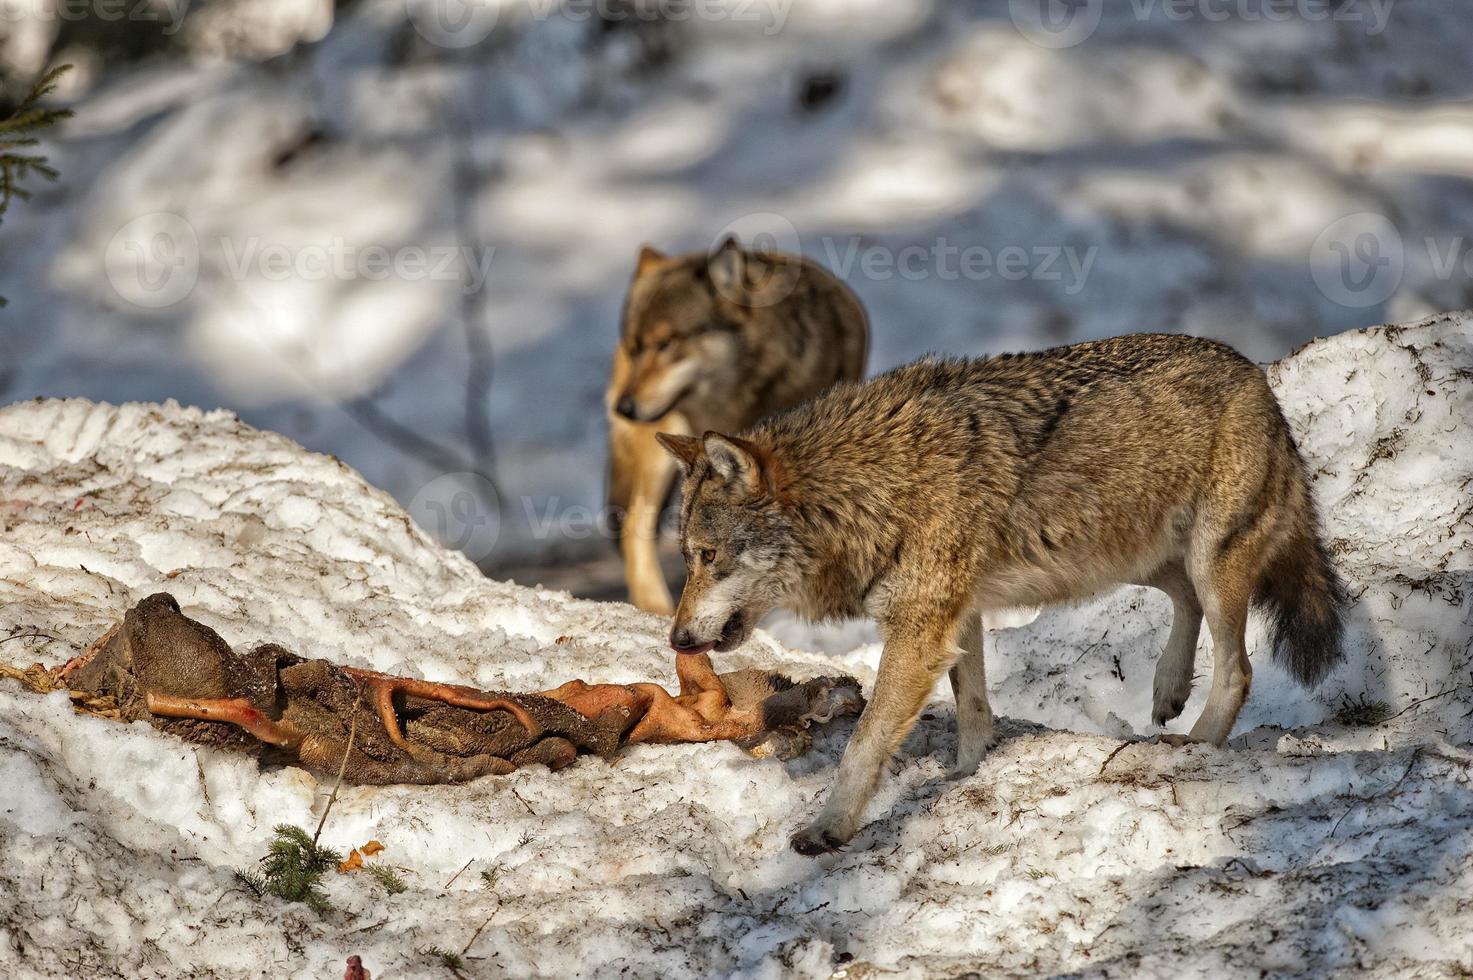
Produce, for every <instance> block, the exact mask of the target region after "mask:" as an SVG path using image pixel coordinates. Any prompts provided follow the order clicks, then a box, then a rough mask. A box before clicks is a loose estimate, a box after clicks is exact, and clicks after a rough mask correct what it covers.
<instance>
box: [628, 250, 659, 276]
mask: <svg viewBox="0 0 1473 980" xmlns="http://www.w3.org/2000/svg"><path fill="white" fill-rule="evenodd" d="M664 261H665V253H664V252H662V251H660V250H659V249H657V248H655V246H653V245H641V246H639V258H638V259H635V261H634V275H635V277H636V278H637V277H639V276H642V275H644V274H645V273H647V272H650V271H651V270H653V269H654V268H655V267H656V266H658V265H660V264H661V263H662V262H664Z"/></svg>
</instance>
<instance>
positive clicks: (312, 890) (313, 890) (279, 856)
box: [235, 823, 343, 914]
mask: <svg viewBox="0 0 1473 980" xmlns="http://www.w3.org/2000/svg"><path fill="white" fill-rule="evenodd" d="M342 860H343V856H342V855H341V854H339V853H338V852H337V851H334V850H333V849H332V848H329V847H322V846H320V845H319V844H318V843H317V842H316V841H314V840H313V839H312V835H311V834H309V833H307V832H306V831H305V830H303V829H302V828H301V827H297V826H293V825H292V824H287V823H284V824H279V825H278V826H277V827H276V836H275V837H274V838H273V839H272V841H271V847H270V849H269V850H268V851H267V852H266V856H265V857H263V858H262V859H261V869H260V871H259V872H255V871H237V872H236V873H235V878H236V880H237V881H239V882H240V883H241V884H243V885H245V886H246V887H247V888H249V889H250V890H251V891H253V892H255V894H256V895H257V896H262V895H274V896H275V897H277V898H279V899H282V900H283V901H286V902H301V903H303V904H304V905H306V906H307V907H308V908H310V909H312V911H314V912H317V913H318V914H321V913H323V912H326V911H328V910H329V909H330V908H331V907H332V905H331V903H330V902H329V901H328V899H327V893H326V892H324V891H323V890H322V887H321V882H322V876H323V875H325V874H327V872H328V871H329V870H331V869H332V868H335V867H337V866H338V864H340V863H341V862H342Z"/></svg>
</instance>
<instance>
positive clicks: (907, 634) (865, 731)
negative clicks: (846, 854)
mask: <svg viewBox="0 0 1473 980" xmlns="http://www.w3.org/2000/svg"><path fill="white" fill-rule="evenodd" d="M954 635H955V631H954V627H953V628H950V629H938V630H934V631H929V635H927V633H926V632H922V633H920V634H917V633H916V632H913V631H908V630H905V629H900V628H896V629H892V630H891V631H890V633H889V639H888V640H886V641H885V652H884V653H883V654H882V655H881V656H880V670H879V674H878V676H876V678H875V690H874V694H873V695H872V696H871V697H870V700H869V704H868V705H867V706H866V707H865V709H864V714H862V715H861V716H860V718H859V725H858V726H857V727H856V728H855V729H854V736H853V737H852V738H851V739H850V740H849V746H848V748H846V749H845V750H844V759H843V761H842V762H840V763H839V778H838V781H837V782H836V783H835V784H834V789H833V792H832V793H830V794H829V801H828V804H827V805H825V806H824V808H823V812H822V813H821V814H819V817H818V819H817V820H815V821H814V822H813V823H811V824H810V825H808V826H807V827H805V828H804V829H803V830H800V831H799V832H798V833H796V834H794V835H793V839H792V844H793V850H795V851H797V852H798V853H799V854H807V855H814V854H821V853H823V852H824V851H831V850H834V849H835V848H837V847H840V846H842V845H843V844H845V843H847V842H848V840H849V839H850V838H851V837H853V836H854V833H855V831H857V830H858V829H859V820H860V817H861V816H862V815H863V814H864V807H865V804H867V803H869V801H870V797H872V796H873V795H874V793H875V784H876V783H878V782H879V778H880V767H881V766H883V765H884V764H885V763H886V762H887V761H888V760H889V758H890V756H892V755H894V754H895V750H896V749H897V748H899V747H900V743H901V742H902V741H903V740H904V739H905V736H906V734H907V733H909V732H910V729H911V726H913V725H914V724H915V721H916V718H917V716H919V715H920V713H921V709H922V708H924V707H925V705H926V699H927V698H928V697H929V696H930V694H931V691H932V689H933V688H935V686H936V681H937V680H938V679H939V678H940V677H941V674H942V672H943V671H945V670H946V668H947V667H949V666H951V662H952V660H953V659H954V658H955V656H956V647H955V646H954V645H953V643H952V640H953V637H954Z"/></svg>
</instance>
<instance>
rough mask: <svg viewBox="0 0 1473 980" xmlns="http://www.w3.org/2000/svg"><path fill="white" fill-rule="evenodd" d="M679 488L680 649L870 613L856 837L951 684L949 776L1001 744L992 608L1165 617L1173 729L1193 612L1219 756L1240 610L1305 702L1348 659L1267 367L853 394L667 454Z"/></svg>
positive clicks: (891, 385) (831, 812)
mask: <svg viewBox="0 0 1473 980" xmlns="http://www.w3.org/2000/svg"><path fill="white" fill-rule="evenodd" d="M660 439H661V442H662V443H663V444H664V445H665V447H666V448H667V449H668V451H669V452H670V453H671V455H672V456H673V457H674V458H675V459H676V460H677V461H678V462H679V464H680V465H681V466H682V467H683V468H684V471H685V480H684V485H683V488H682V493H683V501H682V504H681V547H682V550H683V552H684V555H685V560H686V564H687V568H688V571H689V575H688V578H687V581H686V584H685V590H684V592H683V594H682V595H681V597H680V605H679V608H678V609H677V610H676V612H675V617H674V622H673V625H672V629H671V634H670V642H671V645H672V646H674V647H675V649H676V650H677V651H679V652H680V653H682V654H690V653H701V652H704V651H707V650H711V649H715V650H717V651H724V650H730V649H732V648H734V647H736V646H737V645H739V644H741V643H742V642H743V641H745V640H746V638H747V637H748V636H749V634H750V633H751V631H752V629H753V627H754V626H755V625H756V624H757V621H758V620H759V619H760V618H761V617H762V616H763V615H764V614H765V613H766V612H768V611H769V610H771V609H773V608H776V607H784V608H787V609H790V610H792V611H793V612H795V613H797V614H799V615H801V616H804V617H807V618H810V619H823V618H830V617H850V616H861V615H868V616H871V617H873V618H874V619H875V620H877V621H878V623H879V626H880V630H881V634H882V636H883V637H884V640H885V648H884V652H883V654H882V656H881V660H880V666H879V673H878V676H877V679H876V681H875V689H874V694H873V696H872V697H871V699H870V702H869V705H868V707H867V708H866V710H865V712H864V714H863V716H862V717H861V719H860V721H859V724H858V726H857V728H856V729H855V732H854V735H853V738H852V739H851V741H850V744H849V746H848V747H847V749H846V751H845V753H844V758H843V761H842V763H841V764H840V766H839V772H838V779H837V783H836V785H835V787H834V790H833V792H832V794H831V795H830V797H829V800H828V803H827V805H826V806H825V807H824V809H823V812H822V813H821V814H820V815H819V817H818V819H817V820H816V821H814V823H813V824H812V825H811V826H809V827H807V828H806V829H804V830H802V831H801V832H799V833H798V834H797V835H796V836H795V837H794V838H793V846H794V847H795V848H796V849H797V850H798V851H800V852H802V853H804V854H814V853H818V852H820V851H823V850H826V849H831V848H834V847H837V846H839V845H841V844H843V843H844V842H846V841H848V840H849V839H850V838H851V837H852V836H853V834H854V833H855V831H856V829H857V828H858V824H859V820H860V815H861V813H862V811H863V809H864V806H865V804H866V803H867V802H868V800H869V799H870V797H871V795H872V794H873V791H874V787H875V785H876V782H877V780H878V777H879V772H880V768H881V766H882V765H883V764H884V762H885V761H886V760H887V759H888V758H889V757H890V755H891V754H892V753H893V752H894V751H895V749H896V748H897V747H898V746H899V744H900V742H901V740H902V739H904V737H905V735H906V733H907V732H908V731H909V730H910V728H911V726H912V725H913V724H914V722H915V719H916V716H917V715H918V714H919V713H920V711H921V709H922V708H923V707H924V705H925V703H926V700H927V698H928V696H929V694H930V692H931V690H932V687H933V685H934V684H935V682H936V680H937V679H938V678H939V676H940V675H941V673H942V672H944V671H946V670H948V668H949V669H950V672H951V684H952V689H953V692H954V694H955V695H956V701H957V728H958V735H959V741H958V758H957V765H956V772H957V774H958V775H966V774H970V773H972V772H974V771H975V770H976V768H977V765H978V763H979V762H980V760H981V759H982V757H983V755H984V754H985V752H986V751H987V749H988V748H990V747H991V746H992V744H993V732H992V711H991V708H990V706H989V705H988V701H987V691H986V684H985V673H984V670H983V662H982V628H981V622H980V614H981V613H983V612H988V611H993V610H1000V609H1011V608H1016V607H1027V606H1039V605H1047V604H1051V603H1058V602H1072V601H1078V600H1081V599H1084V598H1086V597H1088V596H1090V595H1093V594H1095V593H1098V592H1100V591H1102V590H1105V589H1108V588H1111V587H1113V586H1115V585H1117V584H1120V583H1135V584H1140V585H1149V586H1154V587H1155V588H1157V589H1160V590H1161V591H1162V592H1165V593H1166V595H1168V596H1169V597H1170V598H1171V601H1172V605H1173V608H1174V619H1173V622H1172V627H1171V633H1170V637H1169V638H1168V640H1167V641H1166V649H1165V651H1164V653H1163V654H1162V656H1161V659H1160V661H1159V663H1158V665H1157V668H1156V674H1155V681H1154V690H1153V711H1152V715H1153V719H1154V721H1155V722H1156V723H1157V724H1164V723H1165V722H1167V721H1168V720H1170V719H1172V718H1174V717H1176V716H1177V715H1178V714H1180V713H1181V711H1182V708H1183V706H1184V704H1185V702H1186V700H1187V696H1188V695H1189V694H1190V692H1191V685H1192V669H1193V659H1194V655H1195V650H1196V645H1197V637H1198V631H1199V629H1200V626H1201V622H1202V620H1203V618H1204V617H1205V619H1206V622H1207V628H1208V630H1209V631H1210V633H1211V637H1212V646H1213V668H1212V682H1211V690H1210V693H1209V696H1208V699H1207V705H1206V707H1205V709H1204V710H1203V712H1202V715H1201V717H1200V718H1198V719H1197V721H1196V723H1195V724H1194V725H1193V726H1192V729H1191V734H1190V736H1189V738H1191V739H1193V740H1198V741H1203V742H1210V743H1212V744H1215V745H1221V744H1222V742H1223V741H1224V740H1225V739H1226V738H1227V736H1228V733H1229V731H1230V730H1231V729H1232V727H1233V722H1234V720H1235V719H1236V718H1237V716H1238V711H1239V710H1240V708H1241V707H1242V705H1243V702H1244V700H1245V698H1246V697H1247V695H1248V687H1249V682H1250V680H1251V678H1252V673H1253V672H1252V668H1251V666H1250V665H1249V662H1248V651H1247V649H1246V647H1245V639H1244V626H1245V623H1246V621H1247V616H1248V609H1249V606H1250V605H1257V606H1260V607H1262V608H1264V609H1265V610H1266V611H1267V612H1268V614H1269V616H1270V617H1271V618H1272V621H1273V645H1274V650H1275V654H1276V656H1277V657H1279V658H1281V659H1282V660H1283V661H1285V662H1286V664H1287V666H1288V668H1289V670H1290V672H1291V673H1292V674H1293V676H1294V677H1295V678H1296V679H1297V680H1298V681H1300V682H1302V683H1303V684H1305V685H1306V686H1308V685H1313V684H1315V683H1317V682H1318V681H1319V680H1320V679H1321V678H1322V677H1323V676H1324V675H1325V674H1326V673H1327V672H1328V671H1329V670H1330V669H1331V668H1332V667H1333V666H1334V665H1335V664H1336V663H1338V662H1339V661H1340V660H1341V659H1342V657H1343V652H1342V649H1341V606H1342V603H1343V601H1344V596H1343V589H1342V587H1341V585H1340V582H1339V580H1338V579H1337V577H1336V574H1335V571H1334V569H1333V568H1332V567H1331V564H1330V561H1329V559H1328V557H1327V555H1326V552H1325V549H1324V546H1323V544H1322V542H1321V539H1320V532H1319V522H1318V518H1317V516H1316V512H1315V505H1314V500H1313V497H1312V494H1311V492H1310V485H1309V479H1308V477H1307V475H1306V470H1305V465H1304V461H1303V460H1302V459H1301V458H1300V456H1299V453H1298V450H1297V449H1296V447H1295V445H1294V440H1293V438H1292V436H1291V434H1290V431H1289V427H1288V425H1287V423H1286V422H1285V420H1284V417H1283V414H1282V413H1281V412H1280V410H1279V405H1278V402H1277V401H1276V400H1275V398H1274V395H1273V392H1272V391H1271V390H1270V388H1269V386H1268V381H1267V379H1266V378H1265V376H1264V374H1263V372H1262V371H1261V370H1260V369H1259V368H1258V367H1257V366H1256V365H1254V364H1253V363H1252V362H1250V361H1248V360H1247V359H1245V358H1244V357H1242V356H1241V355H1239V354H1238V353H1237V352H1235V351H1234V350H1233V349H1232V348H1230V347H1227V346H1225V345H1223V344H1219V343H1215V342H1212V341H1208V340H1200V339H1196V338H1192V337H1185V336H1174V335H1151V334H1142V335H1134V336H1125V337H1117V338H1113V339H1109V340H1100V341H1093V342H1090V343H1083V344H1076V345H1073V346H1068V347H1057V348H1053V349H1051V350H1044V351H1039V352H1037V353H1029V354H1019V355H1011V354H1004V355H1001V356H997V357H988V358H983V359H980V360H937V359H928V360H922V361H919V362H916V363H914V364H910V365H907V366H905V367H901V368H899V369H897V370H895V371H892V372H891V373H889V374H886V375H884V376H882V377H879V378H876V379H874V380H872V381H869V382H867V383H864V384H853V383H846V384H842V385H838V386H836V387H834V388H831V389H829V390H828V391H827V392H825V393H824V394H822V395H820V396H819V397H818V398H816V399H815V400H813V401H811V402H808V403H807V404H805V405H802V406H799V407H797V408H795V409H793V410H791V411H788V412H785V413H782V414H779V415H777V416H774V417H772V418H769V419H767V420H765V421H763V422H761V423H760V424H758V425H757V426H755V427H754V428H752V429H750V430H748V431H747V432H745V433H744V434H743V435H740V436H732V435H726V434H722V433H719V432H714V431H713V432H706V433H705V434H704V435H703V436H700V437H694V436H679V435H662V436H661V437H660Z"/></svg>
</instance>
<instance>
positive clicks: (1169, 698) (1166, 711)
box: [1140, 562, 1202, 726]
mask: <svg viewBox="0 0 1473 980" xmlns="http://www.w3.org/2000/svg"><path fill="white" fill-rule="evenodd" d="M1140 584H1141V585H1149V586H1151V587H1153V588H1157V589H1160V590H1161V591H1162V592H1165V593H1166V594H1167V595H1168V596H1169V597H1170V598H1171V608H1172V615H1171V635H1170V636H1169V637H1167V639H1166V649H1165V650H1163V651H1162V652H1161V659H1160V660H1158V661H1156V679H1155V682H1154V683H1153V684H1152V691H1151V721H1153V722H1155V724H1156V725H1158V726H1160V725H1165V724H1166V723H1167V722H1168V721H1170V720H1171V719H1173V718H1175V717H1176V716H1177V715H1179V714H1181V710H1182V708H1184V707H1186V704H1187V698H1189V697H1191V694H1192V671H1193V670H1194V669H1195V668H1196V665H1197V637H1198V636H1199V635H1200V634H1201V632H1202V604H1201V603H1200V602H1198V601H1197V590H1196V589H1194V588H1192V580H1191V579H1190V578H1188V577H1187V572H1186V569H1185V568H1184V567H1182V565H1181V564H1180V563H1179V562H1173V563H1171V564H1169V565H1167V566H1166V567H1165V568H1163V569H1161V570H1160V571H1158V572H1156V573H1155V574H1154V575H1152V576H1151V577H1150V578H1149V579H1147V580H1146V581H1144V582H1141V583H1140Z"/></svg>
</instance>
